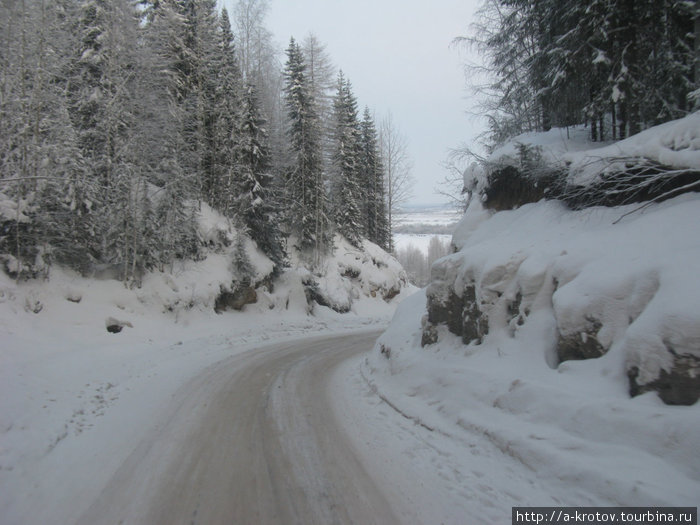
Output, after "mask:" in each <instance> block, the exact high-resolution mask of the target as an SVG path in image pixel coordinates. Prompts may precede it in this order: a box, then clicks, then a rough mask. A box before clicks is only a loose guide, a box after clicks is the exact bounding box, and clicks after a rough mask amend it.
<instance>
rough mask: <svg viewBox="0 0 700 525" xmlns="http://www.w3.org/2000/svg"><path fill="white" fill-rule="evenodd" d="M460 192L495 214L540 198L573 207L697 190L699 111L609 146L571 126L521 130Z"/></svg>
mask: <svg viewBox="0 0 700 525" xmlns="http://www.w3.org/2000/svg"><path fill="white" fill-rule="evenodd" d="M464 179H465V181H464V183H465V188H466V189H467V190H468V191H470V192H471V193H472V194H474V195H477V196H478V197H480V198H481V199H482V200H483V201H484V202H485V203H486V206H487V207H489V208H490V209H494V210H506V209H512V208H515V207H517V206H519V205H522V204H526V203H530V202H537V201H539V200H541V199H543V198H548V199H558V200H562V201H563V202H566V203H567V205H569V206H570V207H572V208H578V209H580V208H583V207H588V206H595V205H603V206H619V205H623V204H629V203H632V202H644V201H661V200H664V199H667V198H670V197H673V196H676V195H679V194H681V193H683V192H688V191H697V190H698V189H699V188H700V112H695V113H692V114H690V115H688V116H687V117H685V118H682V119H678V120H674V121H671V122H667V123H665V124H661V125H659V126H655V127H652V128H650V129H647V130H645V131H643V132H641V133H638V134H636V135H634V136H632V137H629V138H627V139H625V140H621V141H618V142H615V143H609V142H608V143H602V142H596V143H593V142H590V141H589V140H588V138H587V130H586V129H585V128H584V127H581V126H577V127H573V128H569V129H560V128H556V129H551V130H550V131H548V132H545V133H525V134H523V135H520V136H517V137H515V138H513V139H512V140H510V141H508V142H507V143H506V144H504V145H502V146H500V147H499V148H497V149H496V150H495V151H494V152H493V153H492V154H491V155H490V156H489V157H488V158H487V159H485V160H484V161H483V163H482V164H474V165H473V166H471V167H470V168H469V169H467V170H466V171H465V173H464Z"/></svg>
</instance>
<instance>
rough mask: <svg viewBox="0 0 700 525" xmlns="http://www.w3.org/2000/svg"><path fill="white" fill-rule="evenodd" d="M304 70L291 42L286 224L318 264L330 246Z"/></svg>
mask: <svg viewBox="0 0 700 525" xmlns="http://www.w3.org/2000/svg"><path fill="white" fill-rule="evenodd" d="M305 70H306V66H305V64H304V58H303V55H302V52H301V49H300V48H299V46H298V44H297V43H296V42H295V40H294V39H293V38H292V39H291V40H290V43H289V47H288V48H287V63H286V65H285V71H284V79H285V86H284V94H285V102H286V107H287V117H288V121H289V128H288V130H289V131H288V133H289V140H290V154H291V165H290V166H289V168H288V171H287V176H286V180H287V184H286V188H287V195H286V199H287V202H288V209H287V222H288V224H289V228H290V231H291V232H292V233H294V234H295V235H296V237H297V239H298V242H299V245H298V247H299V249H300V250H301V251H302V252H307V253H308V252H311V253H312V257H313V261H314V263H316V264H318V263H319V262H320V256H321V254H322V253H324V252H326V251H327V250H328V249H329V248H330V246H329V244H330V242H329V238H328V229H329V228H328V217H327V198H326V190H325V184H324V180H323V171H322V169H321V147H320V139H319V136H320V130H319V126H318V119H317V117H316V114H315V111H314V106H315V105H314V101H313V97H312V96H311V94H310V92H309V87H308V82H307V78H306V73H305Z"/></svg>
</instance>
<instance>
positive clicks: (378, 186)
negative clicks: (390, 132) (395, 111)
mask: <svg viewBox="0 0 700 525" xmlns="http://www.w3.org/2000/svg"><path fill="white" fill-rule="evenodd" d="M361 129H362V156H361V171H362V176H361V180H362V183H363V185H364V187H365V188H366V194H365V195H366V197H365V201H364V213H365V216H366V228H367V230H366V231H367V238H368V239H369V240H370V241H372V242H373V243H375V244H377V245H379V246H380V247H382V248H384V249H385V250H388V249H389V245H390V241H391V239H390V236H391V232H390V230H389V219H388V214H387V206H386V191H385V187H384V167H383V166H382V160H381V155H380V153H379V140H378V136H377V129H376V126H375V124H374V119H373V118H372V115H371V114H370V111H369V108H367V107H365V111H364V114H363V117H362V124H361Z"/></svg>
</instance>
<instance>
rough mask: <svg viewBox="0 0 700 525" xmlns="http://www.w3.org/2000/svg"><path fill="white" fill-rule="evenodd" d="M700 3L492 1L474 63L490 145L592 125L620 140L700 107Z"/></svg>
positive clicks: (479, 26) (478, 28) (594, 136)
mask: <svg viewBox="0 0 700 525" xmlns="http://www.w3.org/2000/svg"><path fill="white" fill-rule="evenodd" d="M698 10H700V7H699V6H698V2H694V1H684V0H586V1H581V0H561V1H560V0H486V1H485V2H484V3H483V5H482V7H481V10H480V11H479V15H478V17H477V22H475V24H474V26H473V27H472V30H471V33H470V36H467V37H461V38H458V39H457V42H458V43H459V44H460V45H465V46H469V47H473V48H475V49H476V50H477V51H478V52H479V53H480V55H481V58H482V59H483V61H481V62H480V63H478V64H471V65H470V66H468V67H467V73H468V74H469V76H470V78H471V79H472V85H473V86H474V87H476V91H477V93H478V94H479V96H480V100H481V105H480V107H479V109H478V110H477V111H478V113H479V114H481V115H484V116H485V117H486V118H487V121H488V126H487V127H488V131H487V133H486V135H487V136H486V137H485V138H486V142H487V145H488V146H490V147H491V148H493V147H494V146H497V145H498V144H501V143H503V142H504V141H506V140H508V139H510V138H512V137H514V136H516V135H518V134H521V133H524V132H528V131H547V130H549V129H550V128H552V127H562V128H563V127H566V126H572V125H577V124H586V125H588V126H589V129H590V138H591V140H592V141H594V142H596V141H609V140H620V139H624V138H626V137H628V136H631V135H634V134H636V133H638V132H639V131H641V130H644V129H646V128H648V127H651V126H655V125H658V124H661V123H663V122H666V121H669V120H673V119H677V118H681V117H683V116H685V115H687V114H688V113H690V112H691V111H693V108H697V107H698V105H699V104H700V102H699V98H700V90H699V86H700V42H699V40H700V39H699V38H698V36H699V35H700V16H699V15H698Z"/></svg>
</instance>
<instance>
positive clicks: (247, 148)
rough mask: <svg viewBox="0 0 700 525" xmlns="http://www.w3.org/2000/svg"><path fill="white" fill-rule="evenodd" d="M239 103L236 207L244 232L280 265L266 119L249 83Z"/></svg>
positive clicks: (278, 237) (280, 250) (282, 253)
mask: <svg viewBox="0 0 700 525" xmlns="http://www.w3.org/2000/svg"><path fill="white" fill-rule="evenodd" d="M242 102H243V107H242V119H241V126H240V129H239V130H238V140H239V150H238V151H239V155H238V162H237V164H236V169H237V170H238V172H237V177H236V178H237V180H236V188H237V194H238V199H237V203H236V209H237V212H238V215H239V217H240V219H241V221H242V223H243V225H244V227H245V229H246V231H247V233H248V234H249V235H250V236H251V237H252V238H253V240H255V241H256V242H257V244H258V246H259V247H260V249H261V250H262V251H263V252H264V253H265V254H266V255H267V256H268V257H270V259H272V261H273V262H274V263H275V266H276V267H277V268H279V267H280V266H281V265H282V264H283V262H284V259H285V254H284V249H283V247H282V240H281V234H280V230H279V225H278V220H279V213H278V212H277V210H276V209H275V199H274V195H273V191H274V187H273V184H272V175H271V174H270V171H269V170H270V165H269V151H268V144H267V132H266V131H265V128H264V124H265V121H264V120H263V117H262V114H261V111H260V107H259V103H258V98H257V95H256V91H255V88H254V87H253V86H252V85H248V87H247V89H246V92H245V94H244V96H243V100H242Z"/></svg>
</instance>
